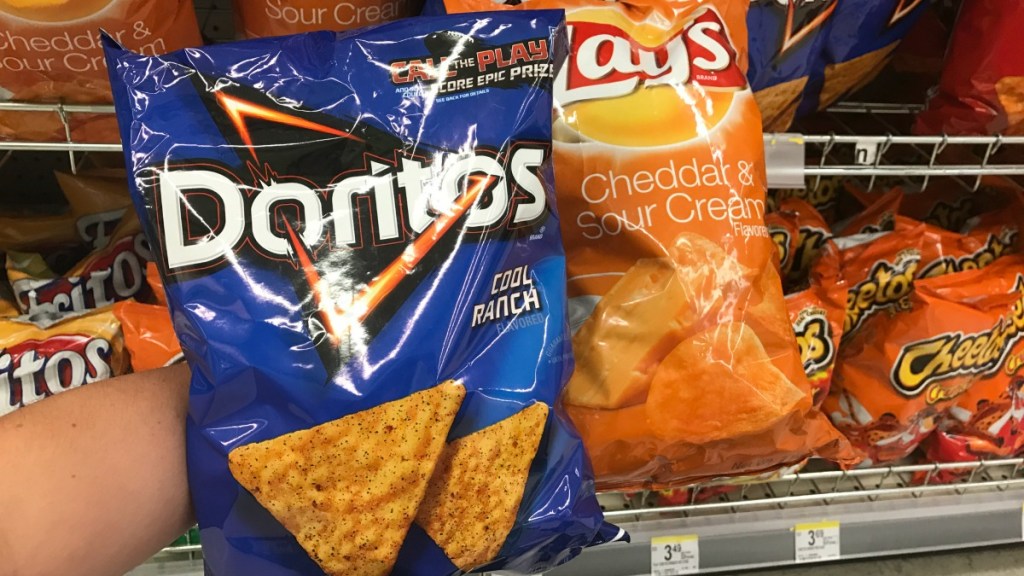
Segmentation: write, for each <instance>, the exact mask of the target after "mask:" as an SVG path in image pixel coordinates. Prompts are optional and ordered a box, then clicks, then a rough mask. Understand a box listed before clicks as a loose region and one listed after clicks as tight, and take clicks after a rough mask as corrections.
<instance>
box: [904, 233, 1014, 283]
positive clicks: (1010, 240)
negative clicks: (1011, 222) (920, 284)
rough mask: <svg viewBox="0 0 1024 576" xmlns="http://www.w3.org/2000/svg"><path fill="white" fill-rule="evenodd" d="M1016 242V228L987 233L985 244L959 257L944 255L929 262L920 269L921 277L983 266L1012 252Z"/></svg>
mask: <svg viewBox="0 0 1024 576" xmlns="http://www.w3.org/2000/svg"><path fill="white" fill-rule="evenodd" d="M1016 242H1017V230H1016V229H1015V228H1007V229H1005V230H1003V231H1002V232H1001V233H999V234H989V236H988V238H987V239H986V241H985V245H984V246H983V247H981V248H980V249H979V250H977V251H975V252H973V253H971V254H968V255H966V256H962V257H960V258H956V257H955V256H945V257H942V258H939V259H937V260H935V261H933V262H931V263H929V264H928V265H927V266H925V267H924V269H923V270H922V271H921V278H932V277H935V276H942V275H943V274H951V273H953V272H961V271H963V270H977V269H979V268H984V267H985V266H988V265H989V264H991V263H992V261H993V260H995V259H996V258H999V257H1000V256H1005V255H1006V254H1009V253H1010V252H1012V251H1013V245H1014V244H1015V243H1016Z"/></svg>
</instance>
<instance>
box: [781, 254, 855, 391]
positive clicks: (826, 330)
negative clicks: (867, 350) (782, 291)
mask: <svg viewBox="0 0 1024 576" xmlns="http://www.w3.org/2000/svg"><path fill="white" fill-rule="evenodd" d="M846 295H847V287H846V281H845V280H844V279H843V278H842V276H841V275H840V273H839V250H838V249H837V248H836V247H835V244H834V243H833V242H832V241H829V242H828V243H827V244H826V245H825V248H824V249H823V250H822V251H821V256H820V257H819V258H818V261H817V262H815V264H814V267H813V269H812V272H811V285H810V287H809V288H807V289H806V290H803V291H800V292H795V293H793V294H788V295H787V296H786V309H787V310H788V311H789V320H790V322H792V323H793V331H794V332H795V333H796V341H797V344H798V345H799V346H800V359H801V360H802V361H803V363H804V372H805V373H806V374H807V379H808V380H810V382H811V386H812V387H813V391H814V405H815V406H820V405H821V403H822V402H823V401H824V400H825V396H826V395H827V394H828V389H829V386H830V385H831V383H832V371H833V368H834V367H835V362H836V358H837V357H838V356H839V341H840V340H841V339H842V337H843V322H844V320H845V318H846Z"/></svg>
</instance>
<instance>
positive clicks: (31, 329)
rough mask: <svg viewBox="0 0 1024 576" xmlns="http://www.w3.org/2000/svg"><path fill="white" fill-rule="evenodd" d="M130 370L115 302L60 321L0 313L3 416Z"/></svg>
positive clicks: (1, 408) (0, 390) (0, 413)
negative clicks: (114, 310) (109, 305)
mask: <svg viewBox="0 0 1024 576" xmlns="http://www.w3.org/2000/svg"><path fill="white" fill-rule="evenodd" d="M127 371H128V358H127V357H126V356H125V354H124V346H123V344H122V340H121V328H120V326H119V324H118V321H117V318H115V317H114V314H113V312H112V311H111V309H110V308H109V307H108V308H103V309H101V310H92V311H90V312H86V313H84V314H78V315H68V316H64V317H61V318H59V319H56V320H55V319H53V318H46V317H40V318H35V319H31V320H30V319H29V318H26V317H19V318H0V416H3V415H4V414H7V413H10V412H13V411H15V410H17V409H18V408H21V407H22V406H28V405H29V404H33V403H35V402H38V401H40V400H42V399H43V398H46V397H47V396H52V395H54V394H59V393H60V392H64V391H65V390H70V389H72V388H77V387H79V386H82V385H85V384H91V383H93V382H96V381H97V380H103V379H105V378H110V377H113V376H119V375H121V374H124V373H126V372H127Z"/></svg>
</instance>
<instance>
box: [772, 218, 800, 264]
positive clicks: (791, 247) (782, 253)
mask: <svg viewBox="0 0 1024 576" xmlns="http://www.w3.org/2000/svg"><path fill="white" fill-rule="evenodd" d="M764 223H765V225H766V226H768V234H769V235H771V237H772V242H774V243H775V248H776V250H778V255H779V258H778V261H777V264H778V266H779V274H780V275H781V276H782V277H785V276H786V275H787V274H789V272H790V270H792V269H793V255H794V253H795V252H796V247H797V242H798V241H799V239H800V227H799V224H798V222H797V217H796V214H793V213H790V212H769V213H767V214H765V216H764Z"/></svg>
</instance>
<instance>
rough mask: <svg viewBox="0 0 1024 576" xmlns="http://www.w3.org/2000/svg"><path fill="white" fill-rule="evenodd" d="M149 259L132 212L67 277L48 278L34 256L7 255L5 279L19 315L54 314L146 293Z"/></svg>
mask: <svg viewBox="0 0 1024 576" xmlns="http://www.w3.org/2000/svg"><path fill="white" fill-rule="evenodd" d="M150 260H152V255H151V253H150V249H149V245H148V243H147V242H146V238H145V237H144V236H143V234H142V230H141V227H140V226H139V221H138V218H136V217H135V215H134V213H132V214H131V215H130V217H126V218H125V219H124V220H123V221H122V222H121V224H119V225H118V227H117V228H116V229H115V230H114V232H113V233H112V234H111V239H110V242H109V243H108V244H107V245H106V246H105V247H103V248H102V249H100V250H95V251H94V252H93V253H92V254H90V255H89V256H88V257H86V258H85V259H84V260H82V261H81V262H79V263H78V264H77V265H75V266H74V267H73V268H72V269H71V270H70V271H68V272H67V273H65V274H63V275H59V274H56V273H54V272H53V271H52V270H51V269H50V268H49V267H48V266H47V264H46V262H45V260H44V258H43V256H42V255H40V254H36V253H23V252H8V253H7V277H8V279H9V280H10V282H11V287H12V288H13V289H14V296H15V301H16V302H17V304H18V308H19V309H20V310H21V311H22V312H23V313H25V314H28V315H36V314H41V313H42V314H51V315H53V314H56V315H60V314H65V313H68V312H81V311H84V310H90V309H93V308H102V307H104V306H107V305H109V304H113V303H114V302H117V301H119V300H126V299H128V298H133V297H135V296H136V295H138V294H139V293H140V292H143V290H144V289H145V288H146V283H145V279H144V278H145V265H146V262H149V261H150Z"/></svg>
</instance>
